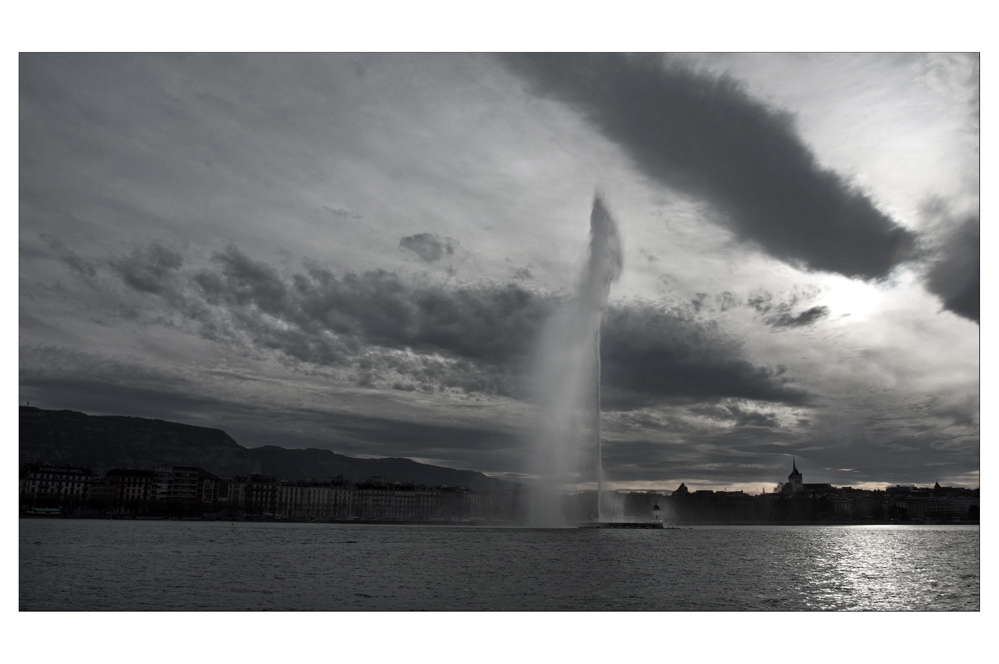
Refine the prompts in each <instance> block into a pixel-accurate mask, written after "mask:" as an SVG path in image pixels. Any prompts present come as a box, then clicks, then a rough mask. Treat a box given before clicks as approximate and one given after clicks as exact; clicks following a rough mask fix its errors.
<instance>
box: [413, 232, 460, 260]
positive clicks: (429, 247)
mask: <svg viewBox="0 0 999 664" xmlns="http://www.w3.org/2000/svg"><path fill="white" fill-rule="evenodd" d="M399 246H400V247H402V248H403V249H409V250H410V251H412V252H413V253H415V254H416V255H417V256H419V257H420V260H423V261H426V262H427V263H433V262H434V261H439V260H440V259H441V258H443V257H444V255H445V254H447V255H448V256H451V255H453V254H454V250H455V247H457V246H458V241H457V240H455V239H454V238H449V237H443V238H442V237H440V236H439V235H433V234H432V233H417V234H416V235H410V236H408V237H404V238H402V239H401V240H399Z"/></svg>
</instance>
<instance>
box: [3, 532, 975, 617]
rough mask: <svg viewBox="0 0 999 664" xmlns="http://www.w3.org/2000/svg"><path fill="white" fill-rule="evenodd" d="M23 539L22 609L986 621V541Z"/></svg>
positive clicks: (291, 535) (535, 536)
mask: <svg viewBox="0 0 999 664" xmlns="http://www.w3.org/2000/svg"><path fill="white" fill-rule="evenodd" d="M19 524H20V526H19V529H20V556H19V565H20V576H19V584H20V593H19V605H20V609H21V610H87V611H90V610H124V611H142V610H185V611H190V610H221V611H238V610H280V611H291V610H310V611H368V610H431V611H455V610H457V611H479V610H490V611H497V610H517V611H524V610H555V611H579V610H584V611H585V610H601V611H631V610H643V611H646V610H652V611H703V610H725V611H765V610H780V611H811V610H860V611H898V610H916V611H921V610H931V611H943V610H948V611H949V610H958V611H978V610H980V589H979V588H980V581H979V579H980V575H979V568H980V565H979V551H980V544H979V528H978V526H831V527H825V526H782V527H770V526H742V527H740V526H732V527H726V526H719V527H691V528H682V529H677V530H660V531H656V530H588V529H582V530H574V529H570V530H528V529H504V528H463V527H452V528H448V527H431V526H392V525H333V524H297V523H241V522H237V523H229V522H185V521H101V520H61V519H60V520H43V519H20V520H19Z"/></svg>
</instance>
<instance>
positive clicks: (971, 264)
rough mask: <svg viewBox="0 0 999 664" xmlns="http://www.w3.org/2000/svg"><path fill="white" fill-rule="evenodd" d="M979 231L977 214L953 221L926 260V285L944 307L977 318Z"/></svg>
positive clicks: (978, 297)
mask: <svg viewBox="0 0 999 664" xmlns="http://www.w3.org/2000/svg"><path fill="white" fill-rule="evenodd" d="M980 273H981V231H980V226H979V217H978V215H969V216H967V217H965V218H964V219H963V220H957V221H956V222H954V223H953V224H952V225H951V226H950V227H949V229H948V231H947V232H946V234H945V236H944V237H943V238H942V239H941V240H940V241H939V249H938V250H937V251H936V253H935V255H934V256H933V258H932V259H931V261H930V263H929V267H928V270H927V274H926V287H927V288H928V289H929V290H930V292H932V293H934V294H936V295H938V296H939V297H940V299H941V300H943V304H944V308H946V309H948V310H950V311H952V312H954V313H955V314H957V315H959V316H963V317H964V318H967V319H968V320H973V321H975V322H976V323H978V322H979V315H980V307H981V304H980V302H981V275H980Z"/></svg>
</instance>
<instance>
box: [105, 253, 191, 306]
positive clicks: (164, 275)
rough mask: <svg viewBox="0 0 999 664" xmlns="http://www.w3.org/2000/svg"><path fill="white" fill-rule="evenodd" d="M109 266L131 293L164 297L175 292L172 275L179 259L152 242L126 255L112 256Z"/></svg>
mask: <svg viewBox="0 0 999 664" xmlns="http://www.w3.org/2000/svg"><path fill="white" fill-rule="evenodd" d="M110 263H111V269H112V270H114V271H115V272H117V273H118V275H119V276H120V277H121V278H122V280H123V281H124V282H125V284H126V285H128V286H129V287H131V288H133V289H134V290H137V291H139V292H144V293H152V294H154V295H166V294H168V293H173V292H174V291H175V290H176V283H175V282H176V273H177V270H179V269H180V267H181V265H183V260H182V259H181V256H180V254H179V253H177V252H176V251H174V250H173V249H170V248H169V247H166V246H163V245H162V244H160V243H158V242H154V243H152V244H150V245H149V246H147V247H145V248H137V249H135V250H134V251H133V252H132V254H131V255H129V256H123V257H114V258H112V259H111V260H110Z"/></svg>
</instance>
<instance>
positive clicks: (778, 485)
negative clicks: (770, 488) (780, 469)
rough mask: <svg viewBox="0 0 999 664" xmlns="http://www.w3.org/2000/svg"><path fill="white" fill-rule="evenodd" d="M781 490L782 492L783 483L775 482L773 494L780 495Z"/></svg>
mask: <svg viewBox="0 0 999 664" xmlns="http://www.w3.org/2000/svg"><path fill="white" fill-rule="evenodd" d="M783 490H784V483H783V482H777V486H775V487H774V493H780V492H781V491H783Z"/></svg>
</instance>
